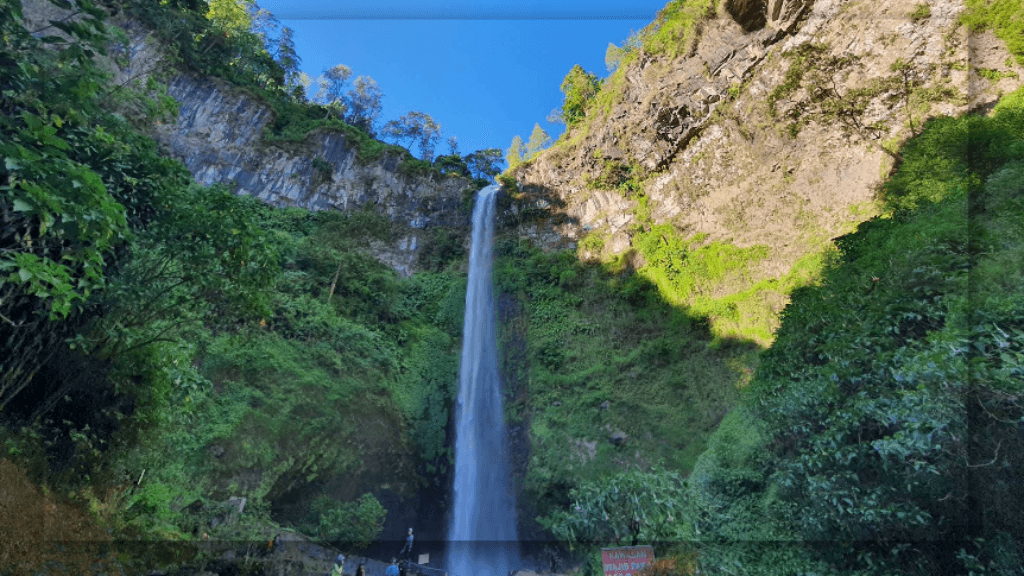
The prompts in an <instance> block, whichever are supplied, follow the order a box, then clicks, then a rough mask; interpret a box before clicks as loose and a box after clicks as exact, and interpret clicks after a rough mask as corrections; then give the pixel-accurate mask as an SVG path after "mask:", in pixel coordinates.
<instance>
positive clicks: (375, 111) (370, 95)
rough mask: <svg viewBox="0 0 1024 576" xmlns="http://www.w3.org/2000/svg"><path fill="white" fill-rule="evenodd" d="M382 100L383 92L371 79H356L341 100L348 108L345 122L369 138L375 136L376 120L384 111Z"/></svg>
mask: <svg viewBox="0 0 1024 576" xmlns="http://www.w3.org/2000/svg"><path fill="white" fill-rule="evenodd" d="M383 98H384V91H383V90H381V89H380V86H378V85H377V82H376V81H375V80H374V79H373V78H370V77H369V76H360V77H358V78H356V81H355V85H354V86H353V87H352V89H351V90H349V91H348V93H347V94H345V98H344V99H343V102H344V104H345V105H346V106H347V108H348V115H347V116H346V117H345V121H346V122H348V123H349V124H351V125H353V126H355V127H357V128H362V129H363V130H365V131H366V133H367V134H369V135H370V136H375V135H376V133H377V132H376V124H377V118H379V117H380V113H381V110H383V109H384V105H383V104H382V103H381V100H383Z"/></svg>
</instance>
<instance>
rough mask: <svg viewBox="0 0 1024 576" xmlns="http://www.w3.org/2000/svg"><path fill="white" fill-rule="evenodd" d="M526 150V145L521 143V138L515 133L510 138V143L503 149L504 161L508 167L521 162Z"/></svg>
mask: <svg viewBox="0 0 1024 576" xmlns="http://www.w3.org/2000/svg"><path fill="white" fill-rule="evenodd" d="M525 152H526V146H524V145H523V139H522V137H520V136H519V134H516V135H515V137H513V138H512V144H511V145H510V146H509V147H508V150H506V151H505V162H507V163H508V167H509V168H514V167H515V166H516V165H518V164H522V163H523V160H524V158H523V155H524V153H525Z"/></svg>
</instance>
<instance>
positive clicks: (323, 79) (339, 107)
mask: <svg viewBox="0 0 1024 576" xmlns="http://www.w3.org/2000/svg"><path fill="white" fill-rule="evenodd" d="M351 77H352V69H351V68H349V67H348V66H345V65H344V64H338V65H337V66H334V67H333V68H330V69H328V70H327V71H326V72H324V73H323V74H322V75H321V76H320V77H319V78H317V79H316V84H317V91H316V95H315V96H314V97H313V101H314V102H316V103H318V104H323V105H324V106H326V107H327V108H328V115H331V114H332V113H333V114H336V115H337V116H339V117H341V118H344V117H345V113H346V112H347V111H348V107H347V106H346V105H345V103H344V101H343V98H344V95H345V86H346V84H348V80H349V78H351Z"/></svg>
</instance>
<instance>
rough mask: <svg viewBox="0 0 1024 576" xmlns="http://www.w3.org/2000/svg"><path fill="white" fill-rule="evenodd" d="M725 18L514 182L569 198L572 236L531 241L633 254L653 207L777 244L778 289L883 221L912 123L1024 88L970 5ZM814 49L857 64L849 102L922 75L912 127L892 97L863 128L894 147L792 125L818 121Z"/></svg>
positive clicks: (627, 85)
mask: <svg viewBox="0 0 1024 576" xmlns="http://www.w3.org/2000/svg"><path fill="white" fill-rule="evenodd" d="M922 6H926V7H927V10H923V9H922V8H921V7H922ZM724 8H725V10H724V11H720V14H719V16H718V17H717V18H713V19H711V20H709V21H707V22H705V23H704V24H703V31H702V34H701V37H700V39H699V40H698V42H697V44H696V45H695V46H694V48H693V50H692V52H691V53H690V54H688V55H686V56H683V57H678V58H674V59H668V58H664V57H650V56H649V55H646V54H644V53H641V54H640V56H639V58H637V59H636V60H634V61H633V62H631V63H630V64H629V65H628V66H627V67H626V68H625V70H621V71H619V74H621V78H618V79H616V78H615V77H614V76H613V77H612V78H611V79H609V81H608V82H607V83H608V84H611V85H615V84H618V90H619V94H618V96H617V97H616V98H615V99H614V102H613V104H612V105H611V106H610V107H609V109H608V111H607V112H604V111H602V110H600V109H598V110H590V111H588V118H587V119H586V120H585V121H584V122H583V124H582V126H581V127H579V128H576V129H573V130H570V132H569V134H568V135H567V138H564V139H563V141H562V142H560V143H559V144H557V145H556V146H554V147H553V148H552V149H550V150H548V151H545V152H544V153H542V154H541V155H540V156H539V157H537V158H536V159H534V160H533V161H530V162H527V163H526V164H524V165H522V166H520V167H518V168H517V169H516V170H515V171H514V176H515V178H516V180H517V181H518V183H519V185H520V187H521V188H523V189H524V191H526V192H528V193H532V194H533V195H534V196H542V197H544V198H556V199H557V200H558V204H560V205H562V206H563V208H562V210H563V211H564V213H565V216H567V217H568V218H564V221H565V222H567V223H565V224H562V225H560V226H559V228H558V232H559V233H558V235H551V234H550V233H548V231H547V230H545V229H544V228H543V227H542V226H538V225H535V224H531V225H528V226H524V227H523V228H522V230H521V232H522V233H523V234H524V235H526V236H528V237H533V238H535V239H539V240H541V241H544V242H546V243H547V244H548V245H552V246H553V245H557V244H558V242H557V241H561V243H562V244H565V243H573V242H575V241H578V240H580V239H581V238H583V237H585V236H587V235H588V234H597V235H600V236H601V237H602V242H599V243H596V244H597V245H598V246H601V248H600V249H599V250H598V251H597V252H596V253H585V254H584V255H585V256H586V255H589V256H599V255H601V254H603V255H604V256H606V257H607V256H609V255H612V254H620V253H623V252H625V251H627V250H629V249H630V248H631V247H632V234H633V231H632V229H631V227H632V225H633V224H634V223H635V222H636V215H635V210H636V207H637V202H636V197H637V196H639V195H642V196H646V197H647V199H648V202H649V206H650V209H651V214H650V216H651V219H652V220H653V221H654V222H655V223H672V224H673V225H675V227H676V228H677V229H678V230H679V231H680V232H681V233H683V234H684V235H687V236H689V235H693V234H700V233H705V234H707V235H708V238H709V240H714V241H722V242H731V243H733V244H735V245H737V246H741V247H745V246H751V245H755V244H763V245H767V246H769V247H770V248H771V257H770V258H768V259H767V260H765V261H764V262H762V264H761V268H760V269H759V270H757V271H755V275H754V277H753V280H755V281H756V280H757V279H760V278H771V277H778V276H780V275H782V274H784V273H785V272H786V271H787V270H789V268H790V267H791V266H792V265H793V263H794V262H796V260H798V259H799V258H800V257H801V256H803V255H805V254H807V253H808V252H810V251H813V250H815V249H818V248H820V247H821V246H822V245H823V243H825V242H827V241H828V240H829V239H830V238H833V237H835V236H837V235H840V234H843V233H845V232H846V231H848V230H849V229H850V227H851V226H852V225H853V224H855V223H856V222H858V221H861V220H864V219H865V218H867V217H869V216H871V215H872V214H873V213H874V210H875V208H874V206H873V202H872V201H873V200H874V198H875V194H876V190H877V187H878V186H879V184H880V183H881V182H882V181H883V179H884V178H885V176H886V175H887V173H888V172H889V170H890V169H891V167H892V164H893V159H892V158H891V157H890V155H888V154H886V153H885V152H884V151H883V150H882V146H888V147H890V149H895V146H896V145H898V143H899V142H901V141H902V140H904V139H905V138H906V137H908V136H909V135H910V132H911V130H910V120H912V121H913V124H914V126H915V128H916V129H917V130H919V129H920V126H921V124H922V123H923V121H924V120H925V118H926V117H928V116H935V115H957V114H962V113H964V112H966V111H968V110H976V109H978V108H983V107H985V106H988V105H991V104H992V103H994V102H995V101H996V100H997V99H998V97H999V95H1000V94H1001V93H1005V92H1007V91H1010V90H1012V89H1014V88H1016V87H1017V86H1018V85H1019V83H1020V80H1019V78H1020V75H1021V74H1024V69H1022V68H1021V67H1020V66H1019V65H1017V64H1015V63H1014V62H1013V61H1012V59H1010V58H1009V54H1008V52H1007V51H1006V50H1005V48H1004V47H1003V46H1002V45H1001V43H1000V42H998V41H997V40H996V39H995V37H994V36H993V35H992V34H991V33H990V32H969V31H968V30H967V29H966V27H964V26H962V25H960V24H959V16H960V14H961V12H962V11H963V10H964V6H963V2H962V0H929V1H928V2H920V1H916V0H886V1H882V0H816V1H815V0H773V1H772V2H768V3H757V2H744V1H742V0H736V1H731V2H725V3H724ZM915 11H918V13H917V15H915ZM723 12H724V13H723ZM922 12H923V13H925V14H927V15H926V16H924V17H922V16H921V13H922ZM811 44H813V45H818V46H826V49H825V56H824V57H825V58H829V57H836V58H842V57H846V58H848V59H849V62H850V63H849V64H847V65H845V66H844V67H842V68H841V69H837V70H835V71H834V73H833V74H832V76H831V79H832V80H833V81H834V82H835V83H836V89H837V92H838V93H839V94H843V95H848V94H851V93H853V91H856V90H863V89H871V86H872V85H873V84H872V83H873V82H875V81H876V80H879V79H885V78H891V77H893V76H894V75H895V74H897V73H896V72H895V71H893V70H892V69H891V66H892V65H893V64H894V63H896V62H897V61H898V60H899V59H902V60H903V61H904V62H907V63H909V65H910V72H909V77H910V78H911V80H912V82H914V83H915V85H916V88H915V92H914V96H912V98H916V99H915V100H912V101H911V107H910V114H908V109H907V106H906V105H905V101H904V99H903V98H902V95H900V94H899V93H897V92H894V91H892V90H881V91H879V92H878V93H877V94H874V96H873V97H872V98H871V100H870V102H869V103H868V105H867V106H866V108H865V109H864V110H863V113H862V115H861V117H860V118H858V120H859V121H861V122H863V123H864V124H865V125H869V124H873V123H880V124H881V125H883V126H885V129H884V130H883V133H881V134H878V133H872V134H869V133H868V132H867V131H857V130H844V129H843V127H842V126H841V125H840V124H839V123H838V122H836V121H821V119H820V117H816V116H814V115H813V114H805V115H804V116H803V118H802V120H800V121H799V122H796V123H794V122H791V121H790V120H788V119H787V115H789V114H790V113H791V112H792V111H794V110H795V109H797V108H801V107H802V108H804V109H810V108H813V107H814V104H813V103H811V99H810V91H809V90H808V88H809V87H807V86H802V87H799V88H797V89H795V90H791V91H785V90H780V89H779V87H780V86H781V85H783V84H784V83H785V82H786V74H787V71H788V70H789V69H790V66H791V65H793V62H794V61H795V60H796V59H795V55H796V53H797V51H798V49H799V48H800V47H801V46H806V45H811ZM982 70H989V71H996V72H997V73H996V74H988V77H985V76H983V75H981V74H979V71H982ZM1000 76H1002V77H1000ZM989 78H994V79H989ZM773 91H775V94H774V95H773ZM770 100H773V101H774V102H773V104H774V109H775V110H774V113H772V110H771V109H770V106H769V101H770ZM790 125H794V127H793V129H792V132H791V131H790ZM609 165H612V166H620V167H626V166H629V165H633V166H635V167H638V168H639V172H640V173H641V174H642V175H643V178H642V183H641V185H640V188H641V190H640V191H639V194H636V193H634V194H627V193H624V192H623V191H621V190H618V189H615V188H611V187H608V186H607V183H603V184H604V186H602V183H601V176H602V173H604V172H605V171H607V169H608V166H609Z"/></svg>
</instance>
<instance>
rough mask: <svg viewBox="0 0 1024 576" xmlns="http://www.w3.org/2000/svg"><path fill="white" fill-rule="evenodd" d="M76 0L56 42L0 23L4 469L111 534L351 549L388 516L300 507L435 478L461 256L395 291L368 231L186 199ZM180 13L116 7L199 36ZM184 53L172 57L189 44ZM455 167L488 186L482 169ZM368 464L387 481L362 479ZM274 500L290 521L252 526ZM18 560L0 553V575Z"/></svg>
mask: <svg viewBox="0 0 1024 576" xmlns="http://www.w3.org/2000/svg"><path fill="white" fill-rule="evenodd" d="M54 3H55V4H56V5H58V6H62V7H67V6H65V4H66V3H64V2H61V1H60V0H56V1H55V2H54ZM77 5H78V7H79V8H80V9H81V10H82V14H83V15H82V17H81V18H80V19H79V20H76V21H72V20H68V21H64V22H60V23H58V24H55V25H54V27H55V28H57V29H59V30H60V31H61V32H63V33H64V34H65V35H66V36H65V37H57V36H51V37H44V38H42V39H36V38H34V37H33V36H31V35H30V34H29V33H28V32H27V31H26V30H25V27H24V25H23V23H22V21H21V11H20V9H21V8H20V3H15V4H13V5H9V6H8V7H7V8H5V9H4V10H0V37H2V38H3V43H2V44H0V78H2V80H0V109H2V112H3V113H2V115H0V157H2V159H3V162H2V163H0V188H2V190H3V193H2V195H0V220H2V222H3V226H2V229H3V232H2V233H0V243H2V245H0V279H2V283H0V342H2V343H3V344H2V350H0V374H2V377H0V378H2V380H0V408H2V412H0V418H2V423H3V428H2V429H0V447H2V453H0V455H2V457H3V458H4V459H5V460H10V461H12V462H14V463H16V464H17V465H18V466H19V467H20V468H21V469H23V470H25V471H26V472H27V473H28V475H29V476H30V477H31V478H32V479H33V480H34V481H35V482H36V483H38V484H41V485H43V486H44V487H46V489H47V490H48V491H49V492H50V493H52V494H54V495H56V496H57V498H58V499H59V500H60V501H61V505H62V506H63V505H64V504H65V503H70V504H71V505H72V507H78V508H81V509H82V510H85V511H86V513H85V516H87V517H88V516H91V522H93V523H94V525H95V526H98V527H99V529H101V530H103V531H104V533H105V534H108V535H109V537H110V538H116V539H127V540H155V541H179V540H184V541H189V540H194V539H199V538H202V537H203V534H204V532H205V533H207V535H208V536H210V537H211V538H213V539H218V540H222V541H259V540H263V541H266V538H267V537H268V532H269V535H270V536H272V535H273V533H274V531H276V530H277V529H278V526H277V523H278V522H281V521H286V522H292V523H296V524H299V523H302V522H303V521H304V518H305V514H306V512H308V511H309V510H310V509H311V508H312V509H313V513H314V514H317V513H322V514H323V515H325V516H326V517H328V520H327V521H326V522H327V524H329V525H330V526H329V529H328V528H325V526H324V524H322V523H321V524H318V525H317V526H318V527H317V528H316V531H317V534H318V535H319V536H320V537H321V538H324V539H328V540H331V539H334V540H341V541H345V542H346V543H347V544H346V545H351V546H358V545H365V543H366V542H368V541H370V540H372V539H373V538H374V537H375V536H376V534H377V533H378V532H379V530H380V519H381V515H382V514H383V509H381V508H380V506H379V504H377V505H376V506H374V505H373V504H374V503H375V502H376V501H375V500H373V497H372V495H370V496H364V497H363V498H362V499H360V500H358V501H357V502H348V501H346V500H344V499H343V498H341V497H340V496H338V495H336V494H330V495H329V499H330V501H329V502H328V501H326V500H318V501H316V504H315V505H314V502H313V499H312V494H310V495H309V496H307V495H306V492H310V491H308V490H305V491H304V489H305V488H306V487H308V486H310V485H313V484H318V483H323V482H326V481H328V480H330V479H331V478H335V477H338V476H339V475H341V474H344V473H351V472H352V470H354V469H356V468H358V469H360V470H362V471H363V472H362V473H363V474H367V475H372V474H377V475H378V476H379V479H380V481H375V480H373V479H372V478H371V477H364V479H363V482H364V483H365V485H366V486H367V490H369V489H370V488H372V487H374V486H379V485H380V484H383V479H384V478H388V479H389V480H390V479H393V478H395V477H396V476H398V477H400V478H401V481H402V482H404V483H405V485H406V486H407V488H405V490H411V489H414V488H415V487H416V486H418V485H420V484H423V483H426V482H427V481H428V480H427V479H428V478H432V477H433V476H435V475H439V474H444V473H445V471H446V470H447V469H448V467H449V465H450V456H451V455H450V453H449V451H448V449H447V448H446V446H447V443H446V439H445V436H446V428H447V423H448V420H449V412H450V407H451V404H452V398H453V393H454V389H453V388H454V386H455V380H456V371H457V350H458V342H457V339H458V337H459V333H460V330H461V314H462V311H461V306H462V299H463V298H464V290H465V283H464V279H463V278H462V275H461V274H460V273H458V272H452V271H449V268H450V263H451V261H452V259H458V258H460V257H461V255H462V254H461V250H459V249H454V248H452V246H450V245H449V246H448V247H447V248H444V249H443V250H438V251H435V253H434V254H433V256H432V269H433V272H431V273H428V274H420V275H417V276H416V277H414V278H410V279H401V278H399V277H397V275H396V274H395V272H394V271H392V270H391V269H390V268H388V267H386V266H385V265H383V264H381V263H380V262H379V261H377V260H376V259H374V258H372V257H371V256H370V255H369V254H367V252H366V247H367V245H368V241H369V240H370V239H377V240H382V241H385V242H388V241H391V240H392V234H393V232H394V231H393V230H392V225H391V224H390V222H389V221H387V220H385V219H383V218H382V217H381V216H378V215H376V214H373V213H348V214H339V213H326V212H324V213H315V214H313V213H308V212H305V211H301V210H288V209H286V210H277V209H272V208H270V207H268V206H266V205H264V204H262V203H261V202H260V201H258V200H257V199H254V198H249V197H239V196H235V195H234V194H232V193H231V192H230V191H229V190H228V189H227V188H226V187H223V186H212V187H203V186H198V185H196V184H194V183H192V182H191V178H190V175H189V173H188V171H187V170H186V169H185V167H184V166H183V165H181V164H180V163H178V162H176V161H172V160H169V159H167V158H164V157H162V156H160V155H159V153H158V149H157V146H156V144H155V142H154V141H153V140H152V139H151V138H149V137H147V136H145V135H144V134H143V132H142V131H141V130H144V129H150V128H151V127H152V126H153V123H154V122H155V121H157V120H162V119H164V118H165V116H164V114H165V113H166V111H167V106H166V101H165V97H164V95H163V92H162V91H161V90H159V86H156V85H155V84H153V83H150V84H149V88H146V87H142V86H131V85H127V86H125V87H123V88H120V89H119V90H118V95H117V97H116V98H113V97H110V95H109V87H108V85H107V84H106V82H107V80H108V76H107V74H106V73H105V72H103V71H102V69H101V68H100V67H99V66H98V64H97V63H96V56H97V55H100V54H102V53H103V52H104V51H105V50H107V48H108V46H109V45H110V42H111V41H112V37H111V36H110V35H109V29H108V28H107V25H106V24H105V22H104V17H105V15H104V12H103V11H102V10H100V9H99V8H97V7H95V6H94V5H92V4H90V3H88V2H84V1H82V2H78V3H77ZM184 5H185V4H178V3H167V4H166V5H163V7H162V8H158V7H156V5H150V4H144V5H143V4H140V5H139V6H135V5H134V4H133V5H131V6H128V7H124V8H125V9H138V10H149V11H150V12H146V17H147V18H151V19H154V21H158V20H160V19H161V18H172V19H173V18H174V17H178V16H182V17H185V20H184V21H185V24H188V25H189V26H195V27H198V28H197V29H203V28H202V27H203V26H210V25H212V24H210V23H209V22H206V20H205V16H204V20H198V19H196V20H194V21H193V20H189V19H190V18H192V15H194V14H193V13H191V12H188V10H191V8H187V7H185V8H183V7H182V6H184ZM132 7H134V8H132ZM160 10H165V11H167V12H166V13H165V12H161V11H160ZM179 10H180V11H184V12H175V11H179ZM236 15H237V14H236ZM225 18H226V16H225ZM189 22H191V24H189ZM211 33H212V32H211ZM232 34H234V33H232ZM239 34H241V33H240V32H239ZM189 37H190V38H191V40H188V41H185V40H183V39H181V38H179V40H181V41H182V42H184V44H182V45H181V46H178V47H177V49H178V50H181V51H183V53H188V50H191V49H194V48H196V46H194V45H192V44H190V43H189V42H191V41H192V40H195V41H197V42H200V41H201V40H202V39H203V37H202V35H200V37H199V39H198V40H197V39H196V38H195V37H194V36H189ZM232 37H233V36H232V35H230V34H229V35H228V36H225V37H224V38H225V39H226V40H225V41H226V42H229V41H230V38H232ZM69 38H70V40H69ZM207 40H209V41H210V42H213V44H210V45H209V46H208V48H209V50H210V51H211V52H216V51H217V50H218V48H217V44H216V42H220V40H217V41H216V42H214V41H213V40H210V39H209V38H207ZM115 46H116V45H115ZM199 46H200V47H201V48H203V47H206V46H207V45H206V44H202V43H201V42H200V44H199ZM234 48H237V46H234ZM234 48H233V49H234ZM257 59H258V58H257ZM249 64H251V63H249ZM249 64H245V65H240V67H235V68H233V70H234V72H233V73H235V74H238V76H237V77H235V79H236V80H238V81H240V82H241V81H244V80H245V78H246V76H245V75H246V74H249V72H244V70H242V71H239V70H241V69H244V68H245V66H247V65H249ZM196 65H201V66H206V68H203V69H202V70H203V71H205V72H209V71H211V70H213V71H216V70H219V68H218V66H219V64H216V63H214V62H212V61H211V62H206V61H204V60H202V59H200V60H199V61H198V64H196ZM268 66H269V64H268ZM251 72H252V71H251ZM252 74H255V72H252ZM249 80H252V79H251V78H249ZM268 82H269V81H268ZM267 86H269V83H268V84H267V85H266V86H264V87H263V89H269V88H267ZM247 89H252V90H257V89H259V88H258V87H257V86H253V85H250V86H248V88H247ZM285 101H286V100H284V99H280V100H278V102H279V103H280V102H285ZM289 106H293V109H295V110H300V109H302V110H308V109H310V108H308V107H306V108H300V107H299V105H298V104H289ZM331 122H338V121H337V120H332V121H331ZM343 129H345V130H351V131H353V133H354V134H363V133H362V132H359V131H358V130H357V129H356V128H352V127H347V128H343ZM377 144H379V145H381V146H384V145H383V144H381V143H379V142H378V143H377ZM470 156H471V157H472V159H473V169H474V171H475V172H476V173H477V175H480V176H483V175H488V174H493V172H494V167H493V163H494V161H493V160H494V159H493V156H494V153H493V152H487V153H480V154H477V155H475V156H474V155H470ZM312 162H313V164H314V165H315V166H317V169H318V170H320V171H321V172H328V171H330V170H332V168H331V167H330V165H329V164H328V163H327V162H326V161H324V160H323V159H320V158H316V159H313V160H312ZM449 244H451V242H449ZM394 447H403V448H401V449H399V450H398V452H395V450H394ZM385 454H386V455H387V458H389V459H390V460H391V462H392V464H393V465H394V466H393V467H390V468H387V469H384V468H380V469H379V470H376V469H375V468H374V466H382V465H381V464H380V463H381V462H383V461H384V460H385ZM399 470H400V472H399ZM374 489H375V488H374ZM231 496H244V497H246V498H247V499H248V505H247V507H246V510H245V512H244V514H241V515H238V514H237V511H236V512H235V513H232V512H231V509H232V506H231V505H229V504H227V503H226V502H225V501H226V500H227V498H229V497H231ZM285 497H287V498H289V501H290V502H293V503H294V504H293V505H297V506H298V508H299V509H300V513H298V514H292V515H290V516H288V515H286V516H285V517H280V516H276V517H274V518H271V514H270V509H271V505H272V504H273V503H274V502H277V501H279V500H280V499H281V498H285ZM371 500H373V501H371ZM236 510H237V509H236ZM338 515H341V516H344V517H345V519H346V522H345V523H338V522H334V521H333V520H331V518H334V519H336V517H337V516H338ZM67 517H68V518H71V517H75V518H77V516H75V515H74V514H70V515H68V516H67ZM54 521H55V522H59V521H60V520H59V519H57V520H54ZM68 521H69V522H70V520H68ZM75 521H76V522H78V521H79V520H77V519H76V520H75ZM12 553H13V552H12ZM133 553H134V552H133V551H132V550H131V549H129V550H128V551H127V552H126V553H125V555H124V556H123V558H122V560H123V562H124V563H125V566H131V565H132V564H131V562H132V561H133V558H134V557H133V556H132V554H133ZM68 554H70V555H72V556H73V553H72V552H67V553H66V554H65V556H67V555H68ZM183 558H184V557H181V556H179V557H178V561H186V560H185V559H183ZM13 559H14V558H13V557H10V556H8V555H7V549H6V548H5V549H4V551H3V552H2V553H0V565H2V567H0V570H6V567H7V562H8V561H13ZM66 559H67V558H66ZM67 560H68V561H74V559H73V558H72V559H67ZM138 560H139V561H140V562H143V559H142V557H138ZM119 561H120V560H119ZM160 562H163V563H164V564H162V565H173V562H174V558H173V556H172V557H171V558H168V559H166V560H161V561H160ZM168 563H170V564H168ZM140 567H144V568H146V569H151V568H153V567H154V564H152V563H145V562H144V563H143V564H140Z"/></svg>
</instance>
